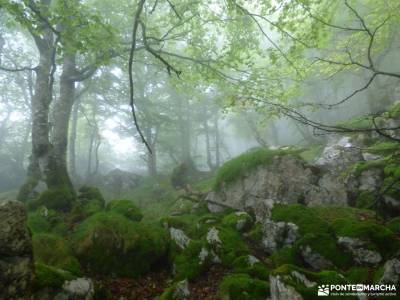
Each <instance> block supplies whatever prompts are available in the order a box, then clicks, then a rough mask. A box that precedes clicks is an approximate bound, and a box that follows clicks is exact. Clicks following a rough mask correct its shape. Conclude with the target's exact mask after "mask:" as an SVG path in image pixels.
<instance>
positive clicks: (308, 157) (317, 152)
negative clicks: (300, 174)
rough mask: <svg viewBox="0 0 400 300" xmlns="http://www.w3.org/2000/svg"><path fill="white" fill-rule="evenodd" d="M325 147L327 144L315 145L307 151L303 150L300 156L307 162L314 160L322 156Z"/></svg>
mask: <svg viewBox="0 0 400 300" xmlns="http://www.w3.org/2000/svg"><path fill="white" fill-rule="evenodd" d="M324 148H325V145H313V146H311V147H310V148H308V149H306V150H305V151H303V152H301V154H300V157H301V158H303V159H304V160H305V161H307V162H313V161H315V160H316V159H318V158H319V157H320V156H321V154H322V152H323V150H324Z"/></svg>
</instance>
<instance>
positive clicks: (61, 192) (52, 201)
mask: <svg viewBox="0 0 400 300" xmlns="http://www.w3.org/2000/svg"><path fill="white" fill-rule="evenodd" d="M74 202H75V195H74V194H73V193H72V192H71V191H70V190H69V189H68V188H66V187H60V188H52V189H49V190H46V191H44V192H43V193H41V194H40V195H39V197H38V198H36V199H35V200H32V201H31V202H29V203H28V208H29V209H33V210H34V209H37V208H39V207H41V206H45V207H46V208H48V209H53V210H56V211H63V212H67V211H70V210H71V208H72V207H73V204H74Z"/></svg>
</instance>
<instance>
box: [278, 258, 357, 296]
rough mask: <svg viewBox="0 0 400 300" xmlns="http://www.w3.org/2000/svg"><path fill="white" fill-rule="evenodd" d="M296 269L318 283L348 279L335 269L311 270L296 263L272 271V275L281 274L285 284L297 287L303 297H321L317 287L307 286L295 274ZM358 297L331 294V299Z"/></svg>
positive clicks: (337, 282)
mask: <svg viewBox="0 0 400 300" xmlns="http://www.w3.org/2000/svg"><path fill="white" fill-rule="evenodd" d="M294 271H296V272H298V273H300V274H302V275H304V276H305V277H306V278H307V279H308V280H310V281H311V282H315V283H316V285H320V284H347V283H348V280H347V279H346V278H345V277H343V276H342V275H341V274H340V273H338V272H335V271H321V272H311V271H308V270H306V269H303V268H300V267H297V266H294V265H282V266H280V267H279V268H277V269H275V270H273V271H272V273H271V274H272V275H274V276H277V275H280V277H281V279H282V280H283V281H284V283H285V284H287V285H290V286H292V287H294V288H295V289H296V291H297V292H298V293H299V294H301V295H302V296H303V299H307V300H308V299H320V297H319V296H318V295H317V287H316V286H313V287H306V286H305V285H304V283H302V282H301V281H300V280H298V279H297V278H296V277H295V276H293V272H294ZM331 298H332V299H357V298H356V297H350V298H347V297H343V296H340V297H339V296H337V297H335V296H330V299H331Z"/></svg>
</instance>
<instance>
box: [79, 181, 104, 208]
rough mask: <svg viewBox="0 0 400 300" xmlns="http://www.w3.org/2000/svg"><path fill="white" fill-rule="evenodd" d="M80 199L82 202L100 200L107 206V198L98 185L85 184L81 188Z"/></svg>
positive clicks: (99, 201)
mask: <svg viewBox="0 0 400 300" xmlns="http://www.w3.org/2000/svg"><path fill="white" fill-rule="evenodd" d="M78 199H79V201H80V202H83V203H84V202H93V201H96V202H98V203H99V204H100V205H101V206H102V207H104V206H105V200H104V197H103V195H102V194H101V192H100V190H99V189H98V188H96V187H92V186H87V185H84V186H82V187H81V188H80V189H79V195H78Z"/></svg>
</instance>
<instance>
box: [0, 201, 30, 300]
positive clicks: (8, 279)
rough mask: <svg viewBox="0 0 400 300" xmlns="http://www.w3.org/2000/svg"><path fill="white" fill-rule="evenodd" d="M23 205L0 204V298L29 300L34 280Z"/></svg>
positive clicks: (14, 203)
mask: <svg viewBox="0 0 400 300" xmlns="http://www.w3.org/2000/svg"><path fill="white" fill-rule="evenodd" d="M26 218H27V217H26V212H25V208H24V206H23V204H21V203H19V202H14V201H9V202H5V203H3V204H0V299H7V300H19V299H21V300H22V299H23V300H25V299H28V298H29V297H30V293H31V285H32V282H33V279H34V267H33V258H32V241H31V236H30V233H29V230H28V228H27V226H26Z"/></svg>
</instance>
